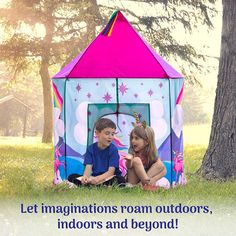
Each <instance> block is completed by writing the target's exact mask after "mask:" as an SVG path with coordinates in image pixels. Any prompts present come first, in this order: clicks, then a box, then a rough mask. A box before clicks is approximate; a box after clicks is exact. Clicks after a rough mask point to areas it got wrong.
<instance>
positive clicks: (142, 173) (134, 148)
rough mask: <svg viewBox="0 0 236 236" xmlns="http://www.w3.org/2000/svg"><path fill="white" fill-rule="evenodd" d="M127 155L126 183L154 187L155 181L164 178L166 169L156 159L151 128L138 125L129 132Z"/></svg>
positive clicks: (158, 159) (153, 135)
mask: <svg viewBox="0 0 236 236" xmlns="http://www.w3.org/2000/svg"><path fill="white" fill-rule="evenodd" d="M129 153H130V155H127V157H126V167H127V169H128V175H127V177H128V183H130V184H132V185H136V184H138V183H139V182H141V183H142V185H143V186H155V185H156V182H157V180H159V179H160V178H162V177H163V176H165V174H166V168H165V166H164V164H163V163H162V161H161V159H160V158H159V157H157V152H156V145H155V134H154V131H153V129H152V128H151V127H149V126H146V125H139V126H136V127H135V128H134V129H133V130H132V131H131V134H130V149H129ZM147 189H148V188H147ZM150 190H151V189H150Z"/></svg>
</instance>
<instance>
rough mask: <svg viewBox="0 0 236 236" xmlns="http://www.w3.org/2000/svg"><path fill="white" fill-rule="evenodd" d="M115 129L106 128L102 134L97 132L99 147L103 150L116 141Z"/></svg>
mask: <svg viewBox="0 0 236 236" xmlns="http://www.w3.org/2000/svg"><path fill="white" fill-rule="evenodd" d="M115 131H116V130H115V129H112V128H105V129H103V130H102V131H101V132H99V131H98V130H96V131H95V133H96V136H97V139H98V147H99V148H101V149H105V148H107V147H108V146H109V145H110V144H111V142H112V141H113V139H114V135H115Z"/></svg>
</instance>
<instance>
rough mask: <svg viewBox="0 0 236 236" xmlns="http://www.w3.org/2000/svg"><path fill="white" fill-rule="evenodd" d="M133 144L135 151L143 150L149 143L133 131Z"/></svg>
mask: <svg viewBox="0 0 236 236" xmlns="http://www.w3.org/2000/svg"><path fill="white" fill-rule="evenodd" d="M131 145H132V148H133V150H134V152H135V153H137V152H140V151H142V150H143V149H144V148H145V147H146V146H147V145H148V142H147V141H146V140H144V139H142V138H140V137H139V136H137V135H136V134H135V133H132V136H131Z"/></svg>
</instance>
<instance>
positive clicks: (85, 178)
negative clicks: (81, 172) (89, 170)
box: [81, 176, 89, 185]
mask: <svg viewBox="0 0 236 236" xmlns="http://www.w3.org/2000/svg"><path fill="white" fill-rule="evenodd" d="M88 180H89V178H88V177H87V176H83V177H82V178H81V183H82V184H83V185H86V184H88Z"/></svg>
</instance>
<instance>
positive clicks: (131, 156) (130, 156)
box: [124, 154, 134, 161]
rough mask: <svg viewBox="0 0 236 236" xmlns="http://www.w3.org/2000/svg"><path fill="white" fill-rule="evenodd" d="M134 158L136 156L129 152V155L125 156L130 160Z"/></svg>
mask: <svg viewBox="0 0 236 236" xmlns="http://www.w3.org/2000/svg"><path fill="white" fill-rule="evenodd" d="M133 158H134V156H133V155H132V154H127V155H126V156H125V157H124V159H125V160H128V161H130V160H132V159H133Z"/></svg>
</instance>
